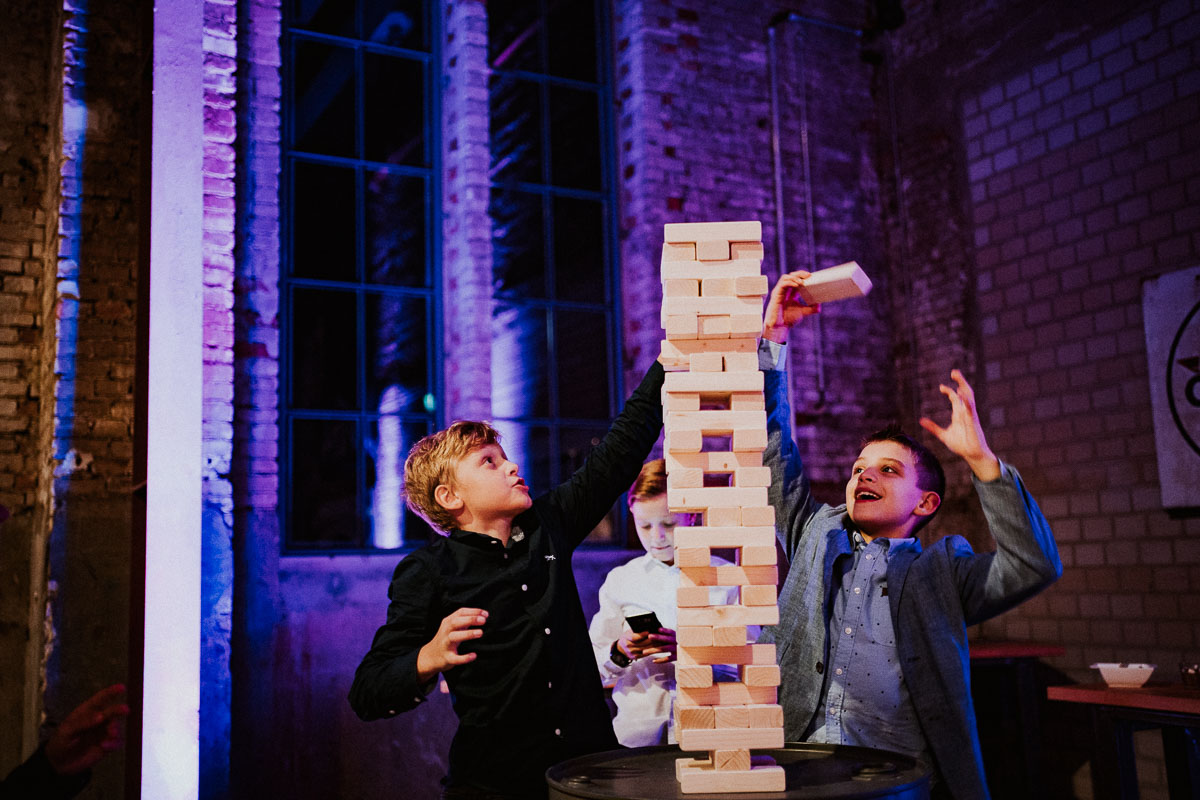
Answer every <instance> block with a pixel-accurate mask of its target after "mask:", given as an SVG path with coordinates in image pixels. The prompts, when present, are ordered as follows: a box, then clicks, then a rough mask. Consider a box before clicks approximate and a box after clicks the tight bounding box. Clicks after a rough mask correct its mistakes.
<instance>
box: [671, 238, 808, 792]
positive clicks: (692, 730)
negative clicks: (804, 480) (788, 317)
mask: <svg viewBox="0 0 1200 800" xmlns="http://www.w3.org/2000/svg"><path fill="white" fill-rule="evenodd" d="M664 238H665V240H666V241H665V243H664V244H663V257H662V285H663V306H662V326H663V328H664V330H665V331H666V338H665V339H664V340H663V343H662V359H661V360H662V361H663V364H664V366H666V368H667V370H668V374H667V376H666V381H665V383H664V386H663V396H662V399H663V410H664V412H665V420H666V425H665V431H666V440H665V441H666V443H665V447H664V450H665V458H666V462H667V501H668V503H669V505H670V509H671V510H672V511H675V512H689V513H692V514H694V515H696V516H697V517H698V518H699V519H700V520H701V524H700V525H698V526H692V527H679V528H676V529H675V563H676V564H677V565H678V566H679V570H680V576H681V577H680V581H679V594H678V605H679V615H678V630H677V632H676V636H677V642H678V660H677V663H676V665H675V680H676V684H677V687H678V690H677V694H676V700H675V712H674V713H675V736H676V739H677V741H678V742H679V747H680V749H681V750H684V751H706V757H704V758H684V759H679V761H678V762H676V775H677V777H678V779H679V783H680V790H681V791H682V792H683V793H685V794H693V793H699V792H753V791H759V792H779V791H783V790H784V774H783V769H782V767H779V766H777V765H775V764H774V762H773V760H771V759H770V757H767V756H755V757H752V756H751V753H750V750H751V749H752V748H778V747H782V746H783V710H782V709H781V708H780V706H779V705H778V704H777V702H776V700H777V697H776V692H777V690H778V686H779V667H778V666H777V665H776V662H775V645H773V644H749V643H748V635H747V634H748V631H747V626H749V625H774V624H776V623H778V622H779V606H778V603H777V597H776V589H775V587H776V583H777V579H778V571H777V566H776V561H775V511H774V509H773V508H772V507H771V506H769V505H767V487H768V485H769V484H770V480H771V474H770V470H769V468H767V467H765V466H763V463H762V451H763V449H764V448H765V447H766V444H767V418H766V411H765V403H764V397H763V375H762V373H761V372H760V371H759V369H758V355H757V339H758V336H759V333H760V332H761V330H762V311H763V306H762V303H763V296H764V295H765V294H767V279H766V276H764V275H762V270H761V265H762V255H763V248H762V226H761V225H760V223H758V222H712V223H683V224H672V225H667V226H666V229H665V237H664ZM713 549H719V550H732V551H733V552H735V553H736V561H735V563H734V565H732V566H713V565H712V551H713ZM712 586H737V587H739V602H738V603H737V604H736V605H726V606H713V605H710V599H709V588H710V587H712ZM716 664H728V665H736V667H737V671H738V680H737V681H736V682H732V681H729V682H714V680H713V665H716Z"/></svg>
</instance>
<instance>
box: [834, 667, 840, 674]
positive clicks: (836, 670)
mask: <svg viewBox="0 0 1200 800" xmlns="http://www.w3.org/2000/svg"><path fill="white" fill-rule="evenodd" d="M834 672H836V673H837V674H838V675H841V674H842V668H841V667H838V668H837V669H835V670H834Z"/></svg>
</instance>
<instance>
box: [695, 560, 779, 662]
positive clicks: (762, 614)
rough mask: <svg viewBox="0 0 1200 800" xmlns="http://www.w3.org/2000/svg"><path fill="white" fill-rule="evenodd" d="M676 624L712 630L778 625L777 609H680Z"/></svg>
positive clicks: (717, 607) (749, 607) (759, 607)
mask: <svg viewBox="0 0 1200 800" xmlns="http://www.w3.org/2000/svg"><path fill="white" fill-rule="evenodd" d="M676 553H678V551H676ZM676 624H678V625H680V626H683V625H696V626H698V625H711V626H712V627H714V628H717V627H722V626H734V625H778V624H779V607H778V606H712V607H709V608H681V609H679V613H678V615H677V618H676ZM714 635H715V634H714ZM714 641H715V639H714Z"/></svg>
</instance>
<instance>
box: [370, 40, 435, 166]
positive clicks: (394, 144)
mask: <svg viewBox="0 0 1200 800" xmlns="http://www.w3.org/2000/svg"><path fill="white" fill-rule="evenodd" d="M363 95H364V98H365V99H364V102H363V132H364V136H365V138H366V141H365V147H366V154H365V158H367V159H369V160H371V161H383V162H386V163H388V164H410V165H414V166H425V165H426V164H428V162H429V159H428V158H427V157H426V155H425V135H424V131H425V65H424V64H422V63H421V62H420V61H414V60H412V59H407V58H396V57H395V56H386V55H380V54H378V53H364V54H363Z"/></svg>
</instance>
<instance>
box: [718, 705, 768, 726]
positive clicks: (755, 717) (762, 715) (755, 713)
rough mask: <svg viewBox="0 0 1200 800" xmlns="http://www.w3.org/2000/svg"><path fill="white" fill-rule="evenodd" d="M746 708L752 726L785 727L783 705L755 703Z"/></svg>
mask: <svg viewBox="0 0 1200 800" xmlns="http://www.w3.org/2000/svg"><path fill="white" fill-rule="evenodd" d="M746 709H748V710H749V712H750V727H751V728H777V727H783V706H781V705H779V704H777V703H754V704H752V705H747V706H746ZM713 727H716V726H715V725H714V726H713Z"/></svg>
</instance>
